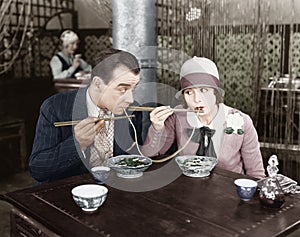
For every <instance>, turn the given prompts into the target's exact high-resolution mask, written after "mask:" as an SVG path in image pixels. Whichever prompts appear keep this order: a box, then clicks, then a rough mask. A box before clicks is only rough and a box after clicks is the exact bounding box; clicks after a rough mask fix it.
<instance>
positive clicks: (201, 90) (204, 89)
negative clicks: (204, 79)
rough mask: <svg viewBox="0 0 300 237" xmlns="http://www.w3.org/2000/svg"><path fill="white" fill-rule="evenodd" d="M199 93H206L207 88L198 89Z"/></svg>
mask: <svg viewBox="0 0 300 237" xmlns="http://www.w3.org/2000/svg"><path fill="white" fill-rule="evenodd" d="M199 91H200V92H201V93H205V92H207V91H208V89H207V88H199Z"/></svg>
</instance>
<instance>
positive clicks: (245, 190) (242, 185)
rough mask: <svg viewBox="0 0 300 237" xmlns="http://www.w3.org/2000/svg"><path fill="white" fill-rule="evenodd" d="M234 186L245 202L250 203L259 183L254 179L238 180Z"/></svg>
mask: <svg viewBox="0 0 300 237" xmlns="http://www.w3.org/2000/svg"><path fill="white" fill-rule="evenodd" d="M234 184H235V186H236V191H237V194H238V195H239V197H240V198H241V199H242V200H243V201H249V200H250V199H251V198H252V197H253V195H254V193H255V191H256V188H257V182H256V181H254V180H252V179H236V180H235V181H234Z"/></svg>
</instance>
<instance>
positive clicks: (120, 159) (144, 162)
mask: <svg viewBox="0 0 300 237" xmlns="http://www.w3.org/2000/svg"><path fill="white" fill-rule="evenodd" d="M151 164H152V160H151V159H150V158H148V157H144V156H140V155H120V156H115V157H112V158H110V159H108V160H107V165H108V166H109V167H110V168H112V169H113V170H115V171H116V174H117V176H118V177H120V178H138V177H141V176H142V175H143V172H144V171H145V170H146V169H148V167H149V166H150V165H151Z"/></svg>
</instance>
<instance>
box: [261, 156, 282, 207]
mask: <svg viewBox="0 0 300 237" xmlns="http://www.w3.org/2000/svg"><path fill="white" fill-rule="evenodd" d="M278 164H279V163H278V159H277V156H276V155H272V156H271V157H270V158H269V161H268V166H267V172H268V177H267V178H265V179H264V180H263V183H262V186H261V189H260V192H259V199H260V203H261V204H262V205H263V206H264V207H269V208H280V207H282V205H283V203H284V202H285V198H284V193H283V191H282V189H281V186H280V183H279V181H278V179H277V173H278V171H279V170H278V168H277V165H278Z"/></svg>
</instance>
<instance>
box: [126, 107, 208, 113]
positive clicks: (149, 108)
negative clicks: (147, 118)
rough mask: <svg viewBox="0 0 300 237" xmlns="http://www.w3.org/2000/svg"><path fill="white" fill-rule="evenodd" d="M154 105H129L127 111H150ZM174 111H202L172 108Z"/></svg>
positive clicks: (198, 111)
mask: <svg viewBox="0 0 300 237" xmlns="http://www.w3.org/2000/svg"><path fill="white" fill-rule="evenodd" d="M155 108H156V107H143V106H129V107H128V110H129V111H150V112H151V111H152V110H154V109H155ZM172 110H173V111H174V112H195V113H203V111H202V110H195V109H172Z"/></svg>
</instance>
